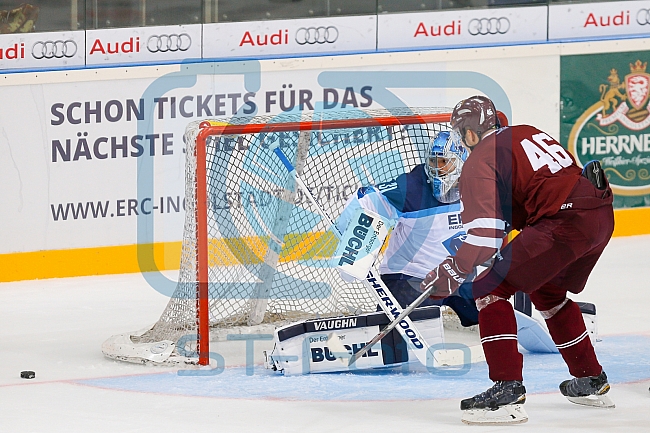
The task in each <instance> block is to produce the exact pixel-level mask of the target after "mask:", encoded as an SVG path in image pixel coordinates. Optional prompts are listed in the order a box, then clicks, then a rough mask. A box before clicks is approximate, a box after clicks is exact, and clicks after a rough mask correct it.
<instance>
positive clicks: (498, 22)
mask: <svg viewBox="0 0 650 433" xmlns="http://www.w3.org/2000/svg"><path fill="white" fill-rule="evenodd" d="M508 30H510V20H509V19H508V18H506V17H501V18H474V19H473V20H472V21H470V22H469V30H468V32H469V34H470V35H472V36H477V35H505V34H506V33H508Z"/></svg>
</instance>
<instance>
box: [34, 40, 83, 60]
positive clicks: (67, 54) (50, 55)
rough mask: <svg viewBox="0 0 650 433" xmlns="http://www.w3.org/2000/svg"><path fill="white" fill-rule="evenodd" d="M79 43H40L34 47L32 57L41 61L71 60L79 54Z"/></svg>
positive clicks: (70, 41) (68, 41)
mask: <svg viewBox="0 0 650 433" xmlns="http://www.w3.org/2000/svg"><path fill="white" fill-rule="evenodd" d="M77 49H78V47H77V43H76V42H75V41H73V40H72V39H68V40H66V41H63V40H57V41H38V42H36V43H35V44H34V45H33V46H32V57H33V58H35V59H36V60H41V59H64V58H67V59H70V58H72V57H74V56H75V55H76V54H77Z"/></svg>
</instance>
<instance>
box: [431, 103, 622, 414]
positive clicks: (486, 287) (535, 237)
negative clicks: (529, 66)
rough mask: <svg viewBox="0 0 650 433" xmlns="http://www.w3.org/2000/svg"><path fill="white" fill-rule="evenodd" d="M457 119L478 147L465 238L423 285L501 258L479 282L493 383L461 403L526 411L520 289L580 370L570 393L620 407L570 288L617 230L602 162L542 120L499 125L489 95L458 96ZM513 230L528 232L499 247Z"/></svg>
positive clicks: (467, 191) (444, 292) (444, 285)
mask: <svg viewBox="0 0 650 433" xmlns="http://www.w3.org/2000/svg"><path fill="white" fill-rule="evenodd" d="M451 125H452V129H453V131H454V133H456V134H459V136H460V137H459V138H460V139H461V140H462V142H463V144H464V145H465V146H466V147H467V148H468V149H469V150H470V152H471V153H470V156H469V157H468V159H467V161H466V162H465V167H464V170H463V172H462V175H461V178H460V191H461V197H462V200H463V203H464V205H465V208H464V210H463V212H462V220H463V223H464V225H465V229H466V231H467V238H466V239H465V241H464V243H463V244H462V245H461V247H460V248H459V250H458V252H457V253H456V256H455V257H448V258H447V259H445V260H444V261H443V262H442V263H441V264H440V265H439V266H438V267H437V268H435V269H434V270H432V271H431V272H430V273H429V274H428V275H427V277H426V279H425V280H424V281H423V282H422V285H421V289H422V290H423V291H424V290H427V289H430V288H433V290H434V291H433V295H432V296H433V297H434V298H436V299H439V298H444V297H446V296H449V295H450V294H451V293H453V292H454V291H455V290H456V289H457V287H458V286H459V285H460V284H462V283H463V281H464V279H465V278H466V276H467V275H469V274H470V273H471V272H472V270H473V269H474V267H475V266H477V265H479V264H482V263H484V262H486V261H487V260H489V259H490V258H491V257H494V256H495V255H496V256H497V257H498V258H499V260H495V261H494V264H493V266H492V267H491V269H490V270H489V271H487V272H484V273H483V274H482V275H481V276H480V277H479V278H478V279H477V280H476V281H474V284H473V293H474V298H475V299H476V305H477V307H478V310H479V328H480V334H481V343H482V345H483V350H484V352H485V357H486V360H487V364H488V368H489V375H490V379H492V380H493V381H494V382H495V384H494V386H492V387H491V388H490V389H488V390H487V391H485V392H484V393H481V394H478V395H476V396H474V397H472V398H468V399H465V400H463V401H462V402H461V409H462V410H463V421H464V422H467V423H470V424H475V423H490V424H495V423H505V422H525V421H526V420H527V419H528V417H527V415H526V412H525V411H524V409H523V406H522V404H523V403H524V402H525V401H526V394H525V392H526V390H525V388H524V385H523V377H522V369H523V357H522V355H521V354H520V353H519V351H518V349H517V324H516V321H515V315H514V312H513V308H512V305H511V304H510V302H508V299H509V298H510V297H511V296H512V295H514V294H515V292H517V291H522V292H525V293H528V294H529V295H530V299H531V300H532V302H533V304H534V305H535V307H536V308H537V310H539V311H540V312H541V314H542V316H543V317H544V319H545V320H546V324H547V326H548V329H549V331H550V334H551V337H552V338H553V341H554V342H555V344H556V346H557V348H558V349H559V351H560V353H561V354H562V357H563V358H564V360H565V362H566V364H567V366H568V367H569V372H570V373H571V375H573V376H574V378H573V379H571V380H566V381H564V382H562V383H561V384H560V391H561V392H562V394H563V395H565V396H566V397H567V398H568V399H569V400H570V401H572V402H574V403H579V404H586V405H591V406H599V407H612V406H613V403H612V402H611V400H610V399H609V398H608V397H607V396H605V395H604V394H605V393H606V392H607V391H609V384H608V382H607V376H606V375H605V372H604V371H603V368H602V367H601V365H600V364H599V363H598V360H597V359H596V354H595V352H594V348H593V346H592V344H591V341H590V339H589V338H588V335H587V331H586V328H585V324H584V321H583V319H582V315H581V313H580V309H579V307H578V305H577V304H576V303H574V302H573V301H571V300H570V299H569V298H567V296H566V295H567V292H570V293H580V292H581V291H582V290H583V289H584V287H585V284H586V282H587V278H588V276H589V274H590V273H591V271H592V269H593V267H594V265H595V264H596V261H597V260H598V258H599V257H600V255H601V253H602V251H603V249H604V248H605V246H606V245H607V243H608V242H609V239H610V237H611V235H612V232H613V229H614V215H613V209H612V192H611V189H610V188H609V185H608V183H607V179H606V178H605V176H604V174H603V172H602V169H601V168H600V164H599V163H598V162H597V161H593V162H591V163H589V164H587V165H586V166H585V169H584V170H581V169H580V168H579V167H578V166H577V164H576V162H575V160H574V158H573V157H572V156H571V155H570V154H569V153H568V152H567V151H566V150H565V149H564V148H563V147H562V146H561V145H560V144H559V143H558V142H557V141H555V140H554V139H553V138H551V137H550V136H549V135H547V134H546V133H544V132H543V131H540V130H539V129H537V128H535V127H532V126H528V125H518V126H510V127H503V128H501V127H500V125H499V121H498V118H497V115H496V109H495V107H494V104H493V103H492V101H491V100H490V99H488V98H486V97H483V96H473V97H471V98H468V99H465V100H463V101H461V102H459V103H458V105H456V107H455V109H454V111H453V114H452V117H451ZM510 228H513V229H516V230H519V231H520V233H519V235H518V236H516V237H515V238H514V240H513V241H512V242H510V243H509V244H508V245H507V246H505V247H504V248H503V250H501V251H500V254H498V255H497V254H496V253H497V252H498V251H499V250H500V248H501V247H502V243H503V239H504V235H505V233H506V231H507V230H508V229H510ZM481 277H482V278H481ZM499 409H502V410H499ZM497 410H499V412H492V411H497Z"/></svg>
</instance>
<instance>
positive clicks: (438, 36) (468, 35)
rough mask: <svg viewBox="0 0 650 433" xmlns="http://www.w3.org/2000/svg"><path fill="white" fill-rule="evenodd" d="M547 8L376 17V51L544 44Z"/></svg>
mask: <svg viewBox="0 0 650 433" xmlns="http://www.w3.org/2000/svg"><path fill="white" fill-rule="evenodd" d="M546 10H547V9H546V6H539V7H528V8H508V9H476V10H454V11H448V12H447V11H436V12H424V13H422V12H418V13H403V14H385V15H379V16H378V17H377V20H378V21H377V27H378V32H377V49H379V50H390V49H402V48H444V47H453V46H479V45H495V44H506V43H507V44H512V43H525V42H539V41H545V40H546Z"/></svg>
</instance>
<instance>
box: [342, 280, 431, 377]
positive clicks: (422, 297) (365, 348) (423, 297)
mask: <svg viewBox="0 0 650 433" xmlns="http://www.w3.org/2000/svg"><path fill="white" fill-rule="evenodd" d="M434 289H435V287H433V286H431V287H430V288H429V289H427V290H426V291H424V292H423V293H422V294H421V295H420V296H418V297H417V299H416V300H415V301H413V302H412V303H411V304H410V305H409V306H408V307H406V308H405V309H404V310H402V312H401V313H400V314H399V316H397V317H396V318H395V319H394V320H393V321H392V322H390V323H389V324H388V325H386V327H385V328H384V329H382V330H381V331H380V332H379V334H377V335H375V336H374V337H373V338H372V340H370V341H369V342H368V343H367V344H366V345H365V346H363V347H362V348H361V350H359V351H358V352H357V353H355V354H353V355H352V356H351V357H350V360H349V361H348V365H352V364H354V363H355V361H356V360H357V359H359V358H361V357H362V356H363V355H364V354H365V353H366V352H368V351H370V349H372V346H374V345H375V344H377V343H379V342H380V341H381V340H382V338H384V337H385V336H387V335H388V333H389V332H390V331H392V330H393V329H395V327H396V326H397V325H398V324H399V323H400V322H401V321H402V320H403V319H404V318H405V317H407V316H408V315H409V314H411V312H412V311H413V310H415V309H416V308H417V307H418V306H419V305H420V304H421V303H423V302H424V301H425V300H426V299H427V298H428V297H429V294H430V293H431V292H432V291H433V290H434Z"/></svg>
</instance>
